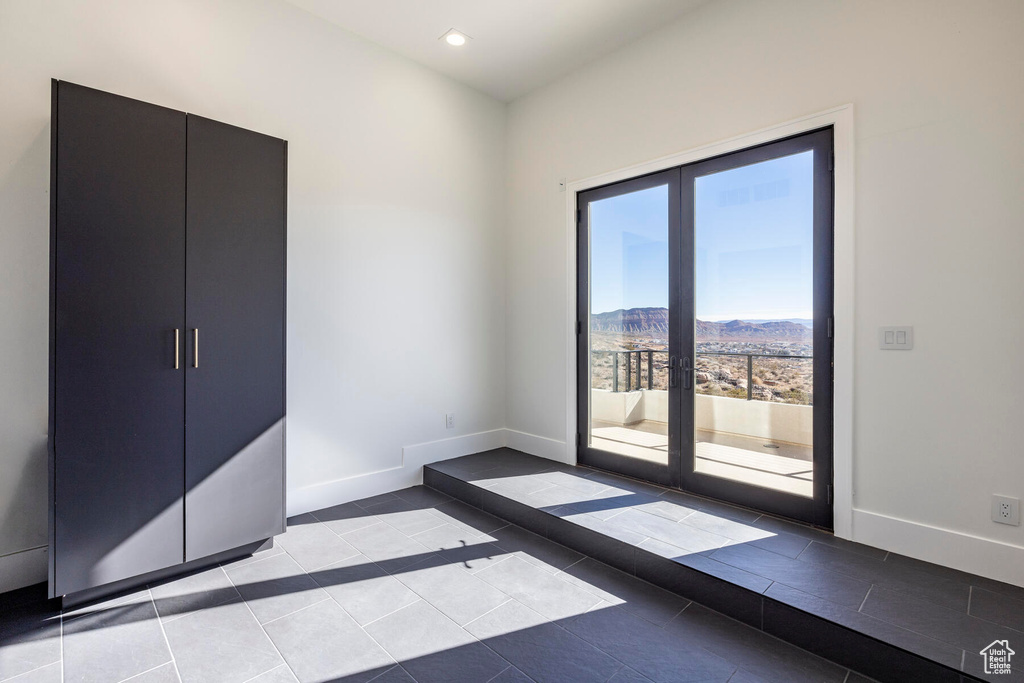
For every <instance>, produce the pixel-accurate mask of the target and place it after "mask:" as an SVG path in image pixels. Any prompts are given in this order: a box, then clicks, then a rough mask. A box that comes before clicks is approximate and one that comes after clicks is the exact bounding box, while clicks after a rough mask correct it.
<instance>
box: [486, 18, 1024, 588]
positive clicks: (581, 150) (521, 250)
mask: <svg viewBox="0 0 1024 683" xmlns="http://www.w3.org/2000/svg"><path fill="white" fill-rule="evenodd" d="M1021 26H1024V3H1021V2H1019V0H999V1H991V2H986V1H978V2H969V1H967V0H916V1H911V0H901V1H899V2H892V1H891V0H878V1H870V0H848V1H839V0H827V1H822V0H775V1H773V2H762V1H761V0H718V1H716V2H713V3H709V4H707V5H705V6H703V7H701V8H699V9H697V10H696V11H695V12H693V13H691V14H690V15H687V16H686V17H684V18H683V19H681V20H680V21H678V22H676V23H674V24H671V25H669V26H667V27H665V28H664V29H661V30H660V31H658V32H657V33H655V34H652V35H650V36H648V37H646V38H643V39H641V40H640V41H638V42H637V43H634V44H633V45H631V46H628V47H626V48H624V49H622V50H620V51H618V52H616V53H614V54H612V55H610V56H609V57H607V58H605V59H602V60H599V61H598V62H596V63H594V64H592V65H590V66H588V67H586V68H584V69H581V70H580V71H578V72H576V73H574V74H572V75H570V76H569V77H567V78H565V79H562V80H561V81H559V82H556V83H554V84H552V85H551V86H548V87H546V88H543V89H541V90H539V91H537V92H535V93H533V94H531V95H528V96H526V97H524V98H522V99H520V100H517V101H515V102H513V103H512V105H511V106H510V108H509V119H508V126H509V132H508V168H509V172H508V197H507V201H506V204H507V206H508V216H509V225H508V229H507V237H506V245H507V253H508V256H507V264H508V265H507V278H508V281H507V287H508V301H507V310H508V316H507V321H506V325H507V329H508V337H507V349H508V354H507V364H508V365H507V371H508V380H507V381H508V406H507V411H508V413H507V415H508V417H507V424H508V427H509V428H510V429H512V430H517V431H519V432H524V433H527V434H534V435H538V436H542V437H546V438H548V439H555V440H558V441H563V442H564V438H565V436H564V435H565V433H566V425H565V420H566V417H565V416H566V398H567V397H566V395H565V388H564V386H563V384H564V383H563V382H561V381H555V382H546V383H545V385H544V386H545V391H544V392H538V391H537V384H536V383H537V381H538V378H563V377H565V374H566V363H567V362H568V359H567V358H566V354H565V348H566V346H565V344H566V339H565V334H566V330H567V329H568V323H567V321H568V316H569V315H570V313H569V312H568V311H567V310H566V302H565V297H564V295H563V293H564V291H565V278H566V253H565V251H566V242H565V230H566V226H565V195H564V194H561V193H560V192H559V191H558V180H559V179H560V178H568V180H569V181H572V180H576V179H582V178H586V177H590V176H594V175H597V174H601V173H605V172H608V171H612V170H615V169H619V168H624V167H627V166H630V165H633V164H636V163H638V162H642V161H646V160H649V159H654V158H657V157H661V156H665V155H668V154H672V153H675V152H680V151H683V150H687V149H691V148H694V147H697V146H700V145H703V144H706V143H711V142H715V141H718V140H721V139H725V138H730V137H734V136H737V135H740V134H743V133H747V132H751V131H755V130H758V129H761V128H765V127H767V126H770V125H773V124H776V123H779V122H783V121H787V120H790V119H794V118H797V117H799V116H803V115H807V114H812V113H815V112H818V111H823V110H825V109H828V108H831V107H833V106H836V105H841V104H845V103H847V102H852V103H853V104H854V105H855V107H856V121H855V133H856V158H855V168H856V186H855V202H856V212H855V217H856V225H855V234H856V248H855V259H856V273H855V280H856V282H855V302H856V303H855V306H856V310H855V319H854V323H855V330H856V331H855V344H856V347H855V348H856V355H855V372H856V380H855V384H854V392H855V406H854V416H853V417H854V450H855V453H854V488H855V499H854V507H855V513H854V528H853V534H854V537H855V538H858V539H861V540H865V541H867V542H870V543H873V544H875V545H879V546H882V547H885V548H888V549H891V550H895V551H900V552H906V553H908V554H912V555H916V556H919V557H924V558H925V559H931V560H937V561H941V562H943V563H945V564H949V565H952V566H959V567H961V568H965V569H970V570H973V571H977V572H980V573H984V574H987V575H989V576H995V577H997V578H1003V579H1005V580H1011V581H1015V582H1017V583H1022V584H1024V527H1009V526H1001V525H997V524H994V523H993V522H991V521H990V517H989V511H990V508H989V505H990V499H989V497H990V495H991V494H992V493H1002V494H1006V495H1012V496H1017V497H1022V498H1024V457H1022V456H1024V446H1022V445H1021V439H1020V437H1019V426H1018V423H1019V421H1020V417H1021V415H1024V390H1022V388H1021V383H1020V382H1019V381H1018V378H1019V377H1021V376H1024V354H1021V353H1019V350H1018V348H1017V347H1018V346H1019V340H1021V339H1022V338H1024V313H1022V311H1024V268H1021V265H1020V260H1021V254H1024V228H1022V226H1024V192H1021V189H1020V188H1021V183H1022V179H1024V127H1022V126H1021V125H1020V119H1021V112H1022V111H1024V78H1022V76H1021V74H1024V41H1021V40H1020V27H1021ZM897 324H908V325H914V326H915V328H916V329H915V343H916V347H915V349H914V350H913V351H911V352H909V353H908V352H891V351H880V350H879V349H878V348H877V341H876V329H877V327H878V326H880V325H897ZM925 537H927V538H928V539H929V542H928V543H927V544H922V543H919V542H918V540H917V539H921V538H925Z"/></svg>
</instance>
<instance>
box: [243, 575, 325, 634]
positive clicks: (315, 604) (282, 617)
mask: <svg viewBox="0 0 1024 683" xmlns="http://www.w3.org/2000/svg"><path fill="white" fill-rule="evenodd" d="M306 576H309V575H308V574H307V575H306ZM310 578H312V577H310ZM317 587H318V588H320V586H319V584H318V586H317ZM321 590H323V589H322V588H321ZM325 592H326V591H325ZM244 599H245V598H243V600H244ZM330 599H331V596H330V595H328V596H327V597H325V598H320V599H319V600H317V601H316V602H311V603H309V604H308V605H303V606H302V607H300V608H299V609H297V610H295V611H293V612H289V613H288V614H282V615H281V616H279V617H274V618H273V619H268V620H267V621H264V622H262V623H261V624H260V626H266V625H267V624H273V623H274V622H275V621H279V620H281V619H284V618H285V617H290V616H292V615H293V614H298V613H299V612H302V611H303V610H307V609H309V608H310V607H316V606H317V605H319V604H320V603H322V602H327V601H328V600H330ZM254 616H255V615H254Z"/></svg>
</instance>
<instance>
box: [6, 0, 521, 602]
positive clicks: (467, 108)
mask: <svg viewBox="0 0 1024 683" xmlns="http://www.w3.org/2000/svg"><path fill="white" fill-rule="evenodd" d="M51 77H57V78H61V79H66V80H70V81H74V82H77V83H81V84H83V85H89V86H92V87H96V88H100V89H104V90H109V91H112V92H116V93H119V94H123V95H127V96H130V97H135V98H138V99H143V100H147V101H151V102H155V103H157V104H162V105H165V106H169V107H174V108H177V109H182V110H186V111H191V112H195V113H198V114H202V115H204V116H208V117H211V118H214V119H219V120H223V121H226V122H229V123H232V124H236V125H239V126H243V127H247V128H252V129H255V130H259V131H262V132H265V133H268V134H271V135H275V136H279V137H282V138H285V139H287V140H288V141H289V153H290V167H289V189H290V192H289V225H288V233H289V234H288V242H289V244H288V247H289V254H288V257H289V258H288V269H289V273H288V337H289V346H288V457H289V468H288V485H289V501H290V502H291V503H292V510H291V511H292V512H296V511H301V510H297V509H296V506H303V505H304V506H306V507H309V506H319V504H320V503H322V504H329V503H332V502H339V501H340V500H341V499H344V498H345V497H358V494H359V493H363V495H367V494H369V493H373V492H379V490H384V489H388V488H397V487H398V486H400V485H409V484H411V483H413V482H414V481H417V478H418V477H419V476H420V471H419V467H416V466H415V463H407V464H406V465H407V466H404V467H403V447H404V446H410V445H414V444H420V443H423V442H430V441H435V440H437V439H442V438H445V437H451V436H457V435H467V434H471V433H475V432H486V431H488V430H494V429H499V428H501V427H502V426H503V424H504V414H505V408H504V401H505V391H504V380H505V372H504V360H503V359H504V354H505V351H504V344H505V334H504V260H503V255H502V246H503V244H502V239H503V238H502V226H503V218H502V206H503V200H504V194H503V193H504V172H505V167H504V158H503V157H504V130H505V107H504V105H503V104H501V103H499V102H496V101H494V100H492V99H490V98H488V97H486V96H484V95H481V94H479V93H477V92H474V91H472V90H470V89H468V88H466V87H463V86H461V85H457V84H455V83H454V82H452V81H450V80H447V79H445V78H443V77H441V76H439V75H437V74H435V73H433V72H431V71H428V70H426V69H424V68H422V67H419V66H417V65H415V64H413V63H411V62H409V61H407V60H405V59H403V58H400V57H398V56H396V55H394V54H393V53H390V52H388V51H386V50H384V49H382V48H379V47H377V46H375V45H372V44H370V43H367V42H366V41H363V40H361V39H359V38H356V37H354V36H352V35H351V34H348V33H346V32H344V31H342V30H340V29H337V28H334V27H332V26H331V25H329V24H327V23H326V22H323V21H321V20H320V19H316V18H314V17H313V16H312V15H309V14H306V13H304V12H303V11H301V10H299V9H296V8H294V7H292V6H290V5H287V4H285V3H283V2H280V1H277V0H176V1H175V2H161V1H159V0H145V1H140V0H113V1H107V0H105V1H104V2H88V3H83V2H76V1H75V0H51V1H46V2H42V1H40V0H4V1H3V2H2V3H0V102H2V104H0V321H2V323H0V358H2V359H3V362H2V363H0V437H2V438H0V591H3V590H6V589H10V588H14V587H16V586H17V585H23V584H25V583H31V582H34V581H40V580H45V571H44V567H45V554H44V553H43V551H42V550H39V549H38V548H39V547H40V546H42V545H44V544H45V543H46V518H47V514H46V499H47V495H46V477H47V474H46V411H47V307H48V303H47V302H48V298H47V297H48V292H47V286H48V274H47V273H48V254H49V251H48V249H49V247H48V233H49V229H48V196H47V193H48V189H49V185H48V177H49V116H50V81H49V79H50V78H51ZM447 411H451V412H454V413H455V414H456V429H455V430H454V431H446V430H445V428H444V413H445V412H447ZM470 441H472V442H473V443H478V442H479V439H477V440H476V441H473V440H470ZM434 451H437V449H436V448H434ZM450 451H451V449H450V448H448V449H441V454H443V453H444V452H450ZM434 457H437V453H435V455H434ZM381 470H388V471H387V472H386V476H384V475H373V476H362V477H361V475H367V474H368V473H372V472H377V471H381ZM353 478H354V479H353ZM33 548H35V549H37V550H32V551H29V550H28V549H33ZM19 551H23V552H19ZM24 551H27V552H24Z"/></svg>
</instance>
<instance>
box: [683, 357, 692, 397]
mask: <svg viewBox="0 0 1024 683" xmlns="http://www.w3.org/2000/svg"><path fill="white" fill-rule="evenodd" d="M691 374H692V368H691V367H690V357H689V356H684V357H683V389H689V388H690V386H691Z"/></svg>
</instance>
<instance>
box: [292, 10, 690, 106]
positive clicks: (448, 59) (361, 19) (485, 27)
mask: <svg viewBox="0 0 1024 683" xmlns="http://www.w3.org/2000/svg"><path fill="white" fill-rule="evenodd" d="M707 1H708V0H288V2H290V3H292V4H293V5H296V6H298V7H301V8H303V9H305V10H306V11H308V12H310V13H312V14H315V15H317V16H319V17H321V18H323V19H326V20H327V21H329V22H331V23H334V24H337V25H338V26H340V27H342V28H344V29H346V30H348V31H351V32H352V33H355V34H357V35H360V36H362V37H364V38H366V39H368V40H371V41H373V42H375V43H378V44H380V45H383V46H384V47H387V48H389V49H391V50H394V51H395V52H397V53H399V54H402V55H405V56H406V57H409V58H410V59H413V60H415V61H417V62H419V63H420V64H423V65H424V66H427V67H429V68H431V69H434V70H435V71H439V72H441V73H443V74H446V75H448V76H451V77H452V78H454V79H456V80H458V81H461V82H463V83H465V84H467V85H469V86H472V87H474V88H477V89H478V90H482V91H483V92H485V93H488V94H489V95H492V96H494V97H497V98H498V99H501V100H505V101H508V100H512V99H515V98H516V97H519V96H520V95H524V94H526V93H528V92H530V91H531V90H533V89H535V88H539V87H540V86H542V85H545V84H547V83H550V82H551V81H553V80H555V79H557V78H559V77H560V76H562V75H564V74H566V73H569V72H570V71H572V70H573V69H576V68H578V67H580V66H582V65H584V64H586V63H587V62H589V61H592V60H594V59H597V58H598V57H601V56H603V55H605V54H608V53H609V52H611V51H613V50H615V49H616V48H618V47H620V46H622V45H625V44H626V43H628V42H630V41H633V40H636V39H637V38H639V37H640V36H642V35H643V34H645V33H647V32H649V31H651V30H653V29H655V28H657V27H659V26H662V25H664V24H665V23H667V22H669V21H672V20H673V19H676V18H677V17H679V16H681V15H683V14H685V13H686V12H688V11H690V10H691V9H693V8H694V7H696V6H698V5H701V4H703V3H704V2H707ZM450 28H456V29H458V30H459V31H461V32H463V33H465V34H466V35H468V36H470V37H471V38H472V40H470V41H469V42H468V43H467V44H466V45H465V46H464V47H461V48H453V47H451V46H449V45H447V44H446V43H445V42H444V41H442V40H438V38H439V37H440V36H441V34H443V33H444V32H445V31H447V30H448V29H450Z"/></svg>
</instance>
